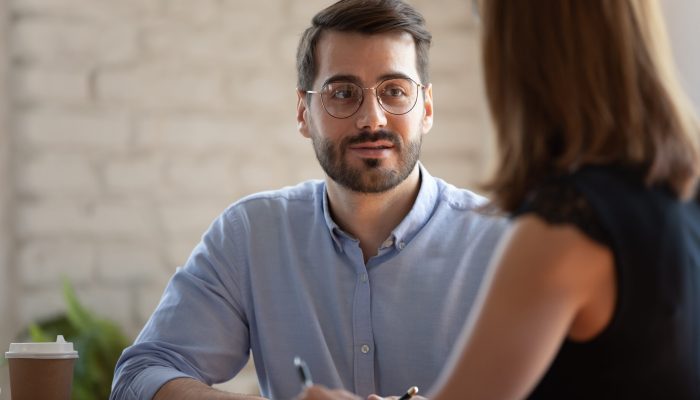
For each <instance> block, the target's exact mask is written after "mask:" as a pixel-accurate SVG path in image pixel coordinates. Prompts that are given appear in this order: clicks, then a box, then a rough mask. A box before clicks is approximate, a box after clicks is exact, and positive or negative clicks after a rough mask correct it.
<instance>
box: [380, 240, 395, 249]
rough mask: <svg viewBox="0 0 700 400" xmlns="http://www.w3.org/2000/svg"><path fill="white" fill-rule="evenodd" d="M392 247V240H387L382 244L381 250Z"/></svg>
mask: <svg viewBox="0 0 700 400" xmlns="http://www.w3.org/2000/svg"><path fill="white" fill-rule="evenodd" d="M393 245H394V239H387V240H385V241H384V243H382V248H386V247H391V246H393Z"/></svg>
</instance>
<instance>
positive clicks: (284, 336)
mask: <svg viewBox="0 0 700 400" xmlns="http://www.w3.org/2000/svg"><path fill="white" fill-rule="evenodd" d="M430 40H431V35H430V33H429V32H428V31H427V30H426V28H425V25H424V20H423V18H422V17H421V16H420V14H418V13H417V11H416V10H414V9H413V8H412V7H410V6H409V5H407V4H405V3H403V2H401V1H400V0H371V1H367V0H343V1H340V2H338V3H336V4H334V5H332V6H330V7H328V8H327V9H325V10H323V11H321V12H320V13H319V14H318V15H316V17H315V18H314V19H313V24H312V26H311V27H310V28H309V29H307V30H306V32H305V33H304V35H303V37H302V39H301V43H300V45H299V49H298V54H297V66H298V73H299V78H298V87H299V89H298V104H297V122H298V128H299V131H300V132H301V134H302V135H303V136H305V137H307V138H310V139H311V141H312V143H313V147H314V150H315V152H316V155H317V158H318V159H319V161H320V163H321V165H322V167H323V169H324V171H325V173H326V179H325V181H309V182H304V183H301V184H299V185H298V186H296V187H293V188H286V189H282V190H278V191H273V192H266V193H260V194H256V195H252V196H249V197H247V198H245V199H242V200H240V201H239V202H237V203H235V204H233V205H232V206H231V207H229V208H228V209H227V210H226V211H225V212H224V213H223V214H222V215H221V216H220V217H219V218H218V219H217V220H215V221H214V223H213V225H212V226H211V228H210V229H209V231H208V232H207V233H206V234H205V235H204V237H203V239H202V242H201V243H200V244H199V245H198V246H197V248H195V250H194V252H193V253H192V255H191V256H190V259H189V260H188V261H187V263H186V265H185V266H184V267H183V268H181V269H179V270H178V271H177V272H176V274H175V275H174V276H173V278H172V280H171V282H170V283H169V285H168V287H167V289H166V291H165V294H164V295H163V298H162V300H161V303H160V304H159V306H158V308H157V309H156V311H155V312H154V314H153V316H152V317H151V319H150V320H149V321H148V323H147V324H146V326H145V328H144V329H143V331H142V332H141V334H140V335H139V337H138V338H137V339H136V342H135V344H134V345H133V346H132V347H130V348H128V349H127V350H125V352H124V354H123V355H122V358H121V359H120V361H119V363H118V365H117V368H116V374H115V378H114V383H113V392H112V396H111V398H112V399H150V398H155V399H190V398H191V399H194V398H197V399H252V398H257V397H252V396H248V397H246V396H241V395H234V394H229V393H223V392H219V391H216V390H214V389H211V388H210V387H209V385H211V384H212V383H216V382H222V381H226V380H228V379H230V378H231V377H233V376H234V375H235V374H236V373H238V371H240V369H241V368H243V366H244V365H245V363H246V361H247V359H248V354H249V352H252V354H253V357H254V359H255V366H256V369H257V374H258V379H259V383H260V388H261V392H262V394H263V396H265V397H267V398H275V399H289V398H293V397H295V396H297V395H298V394H299V393H300V392H301V388H302V386H301V384H300V380H299V376H298V374H297V370H296V369H295V367H294V364H293V360H294V358H295V356H299V357H300V358H301V359H303V360H305V361H306V363H307V364H308V366H309V370H310V372H311V374H312V375H313V379H314V382H315V383H318V384H320V385H324V386H325V387H329V388H331V389H333V390H336V392H333V393H334V394H336V395H337V396H338V397H344V396H345V395H347V396H350V395H349V393H346V392H343V391H342V390H347V391H349V392H354V393H357V394H359V395H362V396H367V395H369V394H373V393H377V394H381V395H401V394H402V393H403V392H405V391H406V389H408V388H409V387H410V386H414V385H416V386H419V387H420V388H422V389H424V390H426V389H428V387H429V386H430V385H432V384H433V382H434V380H435V379H436V377H437V376H438V374H439V372H440V370H441V368H442V366H443V365H444V364H445V362H446V360H447V357H448V355H449V353H450V349H451V348H452V346H453V344H454V343H455V341H456V339H457V336H458V335H459V332H460V331H461V328H462V325H463V324H464V322H465V320H466V317H467V314H468V312H469V310H470V307H471V304H472V302H473V300H474V297H475V295H476V292H477V288H478V286H479V283H480V281H481V278H482V275H483V273H484V270H485V268H486V265H487V263H488V261H489V258H490V256H491V253H492V251H493V248H494V246H495V244H496V242H497V240H498V239H499V237H500V235H501V232H502V230H503V228H504V221H503V220H501V219H496V218H492V217H488V216H486V215H483V214H481V213H479V212H478V211H477V210H476V208H477V207H478V206H479V205H480V204H482V203H483V199H481V198H479V197H478V196H476V195H474V194H472V193H470V192H468V191H465V190H458V189H456V188H454V187H453V186H451V185H448V184H446V183H445V182H443V181H442V180H439V179H436V178H433V177H432V176H430V174H428V172H427V170H426V169H425V168H424V167H422V166H421V165H420V163H418V155H419V153H420V147H421V141H422V137H423V135H424V134H426V133H428V131H429V130H430V128H431V126H432V122H433V99H432V87H431V85H430V84H429V83H428V82H429V81H428V72H427V65H428V48H429V46H430ZM318 388H319V387H316V389H318ZM321 389H323V388H321ZM323 390H325V389H323ZM310 392H312V394H313V392H314V391H313V390H312V391H310ZM154 396H155V397H154Z"/></svg>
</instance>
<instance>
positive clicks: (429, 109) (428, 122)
mask: <svg viewBox="0 0 700 400" xmlns="http://www.w3.org/2000/svg"><path fill="white" fill-rule="evenodd" d="M432 127H433V84H432V83H429V84H428V86H426V87H425V89H423V134H424V135H425V134H427V133H428V132H430V129H432Z"/></svg>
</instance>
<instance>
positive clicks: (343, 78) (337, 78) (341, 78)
mask: <svg viewBox="0 0 700 400" xmlns="http://www.w3.org/2000/svg"><path fill="white" fill-rule="evenodd" d="M331 82H352V83H355V84H357V85H359V86H362V82H361V81H360V78H358V77H357V76H355V75H343V74H340V75H333V76H331V77H329V78H328V79H326V80H325V81H324V82H323V85H321V86H325V85H326V84H328V83H331Z"/></svg>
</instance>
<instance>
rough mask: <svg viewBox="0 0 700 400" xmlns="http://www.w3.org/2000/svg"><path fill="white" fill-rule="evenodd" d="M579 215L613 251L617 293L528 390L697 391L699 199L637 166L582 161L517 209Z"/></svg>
mask: <svg viewBox="0 0 700 400" xmlns="http://www.w3.org/2000/svg"><path fill="white" fill-rule="evenodd" d="M527 213H535V214H537V215H538V216H540V217H541V218H543V219H544V220H546V221H548V222H549V223H553V224H573V225H575V226H576V227H577V228H578V229H579V230H581V231H582V232H583V233H584V234H586V235H588V236H590V237H591V238H592V239H594V240H596V241H599V242H600V243H602V244H604V245H605V246H607V247H608V248H609V249H611V251H612V252H613V254H614V260H615V270H616V275H617V302H616V306H615V311H614V314H613V318H612V320H611V322H610V324H609V325H608V326H607V327H606V329H605V330H604V331H603V332H602V333H601V334H600V335H598V336H597V337H595V338H594V339H592V340H590V341H587V342H574V341H571V340H568V339H567V340H565V341H564V343H563V344H562V346H561V348H560V349H559V352H558V354H557V356H556V357H555V359H554V361H553V363H552V364H551V365H550V367H549V369H548V371H547V372H546V374H545V375H544V377H543V378H542V380H541V381H540V382H539V384H538V385H537V386H536V387H535V389H534V390H533V392H532V393H531V394H530V396H529V398H530V399H536V400H539V399H625V400H626V399H674V400H683V399H700V204H699V203H698V202H695V203H682V202H680V201H678V200H677V199H676V198H675V197H674V196H673V195H672V194H671V193H670V191H668V190H665V189H663V188H652V189H650V188H647V187H645V185H644V184H643V180H642V179H641V177H640V175H639V174H635V173H632V172H629V171H624V170H621V169H614V168H610V167H585V168H583V169H581V170H580V171H578V172H576V173H574V174H571V175H568V176H565V177H560V178H556V179H553V180H551V181H549V182H548V183H546V184H545V185H543V186H542V187H540V188H539V189H538V190H537V191H535V193H534V194H533V195H532V196H531V197H530V198H529V199H528V201H527V202H526V204H524V205H523V207H522V208H521V209H520V210H519V211H518V212H517V213H516V215H515V217H516V218H517V217H518V216H520V215H523V214H527Z"/></svg>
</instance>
